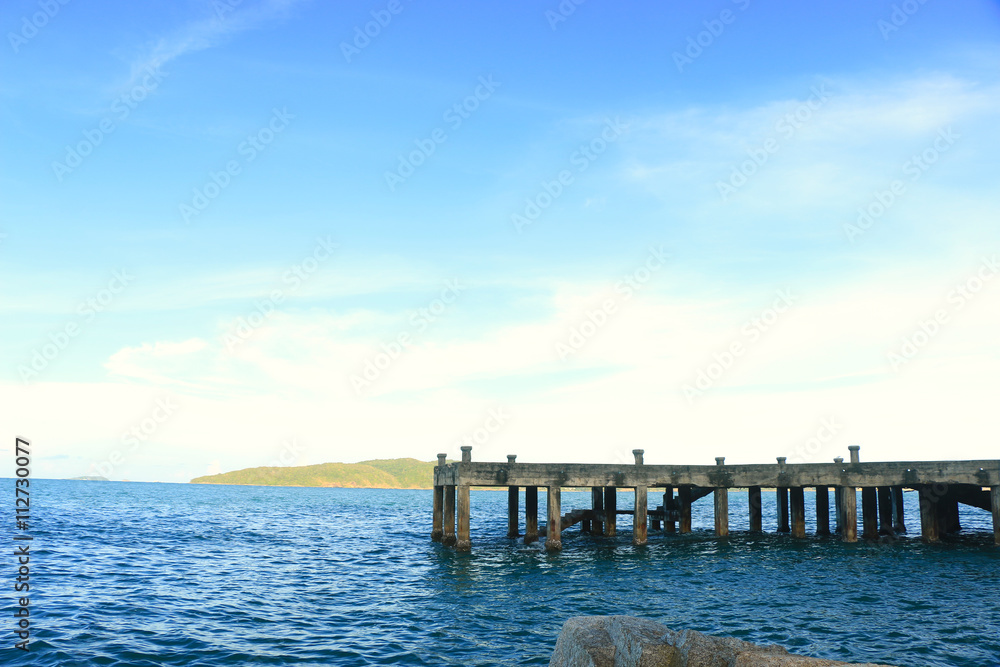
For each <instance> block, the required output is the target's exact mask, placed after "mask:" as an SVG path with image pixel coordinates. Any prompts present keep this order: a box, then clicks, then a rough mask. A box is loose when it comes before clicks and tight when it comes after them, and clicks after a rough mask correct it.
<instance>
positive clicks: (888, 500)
mask: <svg viewBox="0 0 1000 667" xmlns="http://www.w3.org/2000/svg"><path fill="white" fill-rule="evenodd" d="M892 518H893V513H892V487H890V486H880V487H878V532H879V535H894V534H895V531H894V530H893V529H892Z"/></svg>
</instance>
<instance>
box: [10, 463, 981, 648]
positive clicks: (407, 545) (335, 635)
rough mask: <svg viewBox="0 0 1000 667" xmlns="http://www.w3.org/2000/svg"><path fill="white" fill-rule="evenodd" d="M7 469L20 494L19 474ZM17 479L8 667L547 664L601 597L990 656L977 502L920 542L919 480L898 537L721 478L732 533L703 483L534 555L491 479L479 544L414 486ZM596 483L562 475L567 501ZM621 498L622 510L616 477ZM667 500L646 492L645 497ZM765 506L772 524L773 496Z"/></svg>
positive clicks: (477, 532) (754, 631) (732, 620)
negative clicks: (751, 513) (636, 526)
mask: <svg viewBox="0 0 1000 667" xmlns="http://www.w3.org/2000/svg"><path fill="white" fill-rule="evenodd" d="M0 483H3V484H7V485H8V489H10V490H11V491H10V493H9V494H8V498H13V487H14V480H2V481H0ZM30 488H31V521H30V524H29V529H28V531H27V532H23V531H18V534H22V532H23V534H25V535H30V536H31V537H32V538H33V539H32V540H31V542H30V545H31V546H30V553H31V556H30V566H29V567H30V575H29V577H30V592H29V593H28V595H29V596H30V598H29V606H28V608H29V610H30V628H29V632H30V640H29V643H28V645H27V647H28V649H29V650H28V651H23V650H20V649H17V648H15V644H16V643H17V642H18V641H20V640H19V639H18V638H17V636H16V634H15V630H16V627H15V626H16V621H17V619H16V618H15V617H14V615H13V614H14V610H15V608H16V607H15V605H17V597H18V596H21V595H24V593H15V592H14V584H15V579H16V577H17V576H18V575H17V568H18V567H19V566H18V565H17V563H16V558H15V556H13V553H14V548H13V546H12V545H13V544H15V543H14V542H13V541H12V537H13V534H14V533H15V531H14V530H8V529H5V531H4V540H5V541H6V542H7V545H8V546H7V548H5V549H3V552H5V553H6V554H7V556H5V557H3V558H2V559H0V572H3V573H4V574H3V577H4V579H5V580H4V581H3V582H0V590H3V591H4V593H3V598H4V599H3V608H4V609H5V610H6V613H5V620H4V622H3V623H2V624H0V627H2V628H3V643H2V646H0V664H3V665H52V666H59V667H72V666H75V665H81V666H82V665H105V666H107V665H110V666H118V665H121V666H126V665H127V666H129V667H145V666H154V665H178V666H181V665H183V666H185V667H187V666H192V665H220V666H221V665H298V666H310V665H345V666H350V665H463V666H464V665H545V664H547V663H548V660H549V657H550V655H551V653H552V649H553V647H554V646H555V642H556V639H557V637H558V635H559V631H560V628H561V626H562V624H563V622H564V621H566V619H568V618H570V617H572V616H579V615H594V614H629V615H633V616H641V617H644V618H649V619H652V620H655V621H657V622H660V623H663V624H664V625H666V626H668V627H671V628H674V629H683V628H691V629H694V630H698V631H701V632H704V633H709V634H713V635H721V636H727V637H738V638H740V639H743V640H747V641H752V642H756V643H762V644H771V643H776V644H781V645H783V646H785V647H786V648H788V649H789V650H790V651H792V652H794V653H801V654H806V655H811V656H816V657H822V658H831V659H836V660H844V661H850V662H879V663H887V664H890V665H899V666H908V667H930V666H938V665H941V666H944V665H960V666H968V667H983V666H993V665H1000V548H997V547H995V546H994V545H993V542H992V539H993V538H992V532H991V526H992V524H991V519H990V515H989V514H988V513H986V512H984V511H981V510H978V509H975V508H968V507H965V506H962V514H961V521H962V524H963V531H962V533H961V534H960V535H958V536H956V537H954V538H950V539H948V540H946V541H944V542H942V543H940V544H934V545H926V544H922V543H921V542H920V539H919V533H920V522H919V515H918V513H917V499H916V497H915V494H913V493H907V494H905V498H906V499H905V503H906V519H907V528H908V529H909V532H908V534H907V535H906V536H905V537H903V538H899V539H887V538H886V539H881V540H879V541H878V542H864V541H859V542H858V543H856V544H844V543H841V542H839V541H838V540H836V539H835V538H829V537H822V538H821V537H814V536H811V535H810V536H809V537H807V538H806V539H793V538H791V537H790V536H788V535H787V534H782V535H778V534H775V533H774V532H765V533H764V534H750V533H749V532H747V529H748V511H747V497H746V494H745V493H740V492H735V491H734V492H732V493H731V494H730V517H731V518H730V528H731V530H732V531H733V532H732V535H731V536H730V537H728V538H725V539H718V538H716V537H715V536H714V535H713V534H712V526H713V518H712V499H711V497H708V498H705V499H703V500H700V501H698V502H697V503H695V504H694V506H693V526H694V531H693V532H692V533H691V534H688V535H664V534H663V533H662V532H657V531H650V537H649V543H648V545H646V546H644V547H634V546H632V544H631V534H630V533H631V519H630V517H626V516H622V517H619V522H618V526H619V534H618V537H616V538H598V537H591V536H589V535H584V534H582V533H581V530H580V526H579V525H577V526H574V527H571V528H568V529H567V530H566V531H565V532H564V533H563V549H562V551H561V552H559V553H546V551H545V550H544V548H543V544H531V545H525V544H524V543H523V541H522V540H512V539H508V538H506V537H505V534H506V529H507V518H506V505H507V494H506V493H505V492H503V491H500V492H497V491H487V490H483V491H478V490H473V491H472V498H471V505H472V520H471V532H472V540H473V548H472V551H471V552H470V553H456V552H455V551H453V550H451V549H449V548H447V547H443V546H442V545H441V544H438V543H435V542H433V541H432V540H431V539H430V534H431V506H432V494H431V492H430V491H424V490H380V489H334V488H287V487H254V486H216V485H194V484H154V483H116V482H85V481H59V480H32V482H31V487H30ZM810 495H811V494H807V503H808V505H807V508H806V511H807V526H808V527H809V529H810V530H811V528H812V526H813V525H814V523H813V516H814V509H815V508H814V506H813V505H812V500H813V499H812V498H811V497H810ZM540 496H541V497H540V499H539V506H540V508H544V506H545V505H544V502H545V501H544V496H545V494H544V492H542V493H540ZM589 500H590V495H589V493H585V492H571V491H564V492H563V495H562V507H563V511H564V512H568V511H569V510H571V509H574V508H584V507H587V506H588V503H589ZM618 502H619V508H621V509H624V508H628V507H631V506H632V496H631V492H629V493H625V492H624V491H623V492H621V493H620V497H619V501H618ZM661 502H662V497H661V496H658V495H656V494H654V493H651V494H650V498H649V505H650V506H651V507H655V506H656V505H658V504H660V503H661ZM11 505H12V507H11V509H10V517H11V518H10V519H9V520H8V521H6V522H5V523H7V524H8V526H10V525H12V523H13V518H12V517H13V516H14V511H13V503H11ZM859 506H860V500H859ZM521 507H522V509H523V500H522V504H521ZM763 511H764V526H765V531H773V530H774V527H775V499H774V494H773V493H765V497H764V508H763ZM542 515H543V516H541V517H540V519H541V520H542V521H544V511H543V512H542ZM522 529H523V517H522Z"/></svg>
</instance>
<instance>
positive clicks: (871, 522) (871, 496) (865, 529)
mask: <svg viewBox="0 0 1000 667" xmlns="http://www.w3.org/2000/svg"><path fill="white" fill-rule="evenodd" d="M861 525H862V535H861V536H862V537H864V538H865V539H866V540H875V539H878V496H877V494H876V491H875V487H874V486H865V487H862V488H861Z"/></svg>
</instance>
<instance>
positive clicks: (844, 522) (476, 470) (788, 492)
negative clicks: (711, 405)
mask: <svg viewBox="0 0 1000 667" xmlns="http://www.w3.org/2000/svg"><path fill="white" fill-rule="evenodd" d="M849 449H850V450H851V458H850V462H845V461H844V460H843V459H842V458H839V457H838V458H837V459H834V462H833V463H801V464H791V465H789V464H787V461H786V460H785V459H784V458H779V459H778V461H777V464H776V465H775V464H773V463H772V464H749V465H746V464H741V465H727V464H726V461H725V457H721V456H720V457H717V458H716V461H715V465H645V463H644V461H643V451H642V450H634V452H633V453H634V454H635V458H636V460H635V464H634V465H630V464H574V463H556V464H544V463H518V462H517V458H516V456H515V455H513V454H511V455H509V456H508V458H507V461H506V462H505V463H488V462H485V463H483V462H473V461H472V451H471V450H472V448H471V447H462V459H461V461H459V462H453V463H447V462H446V459H445V457H444V455H440V456H439V457H438V465H437V466H435V468H434V491H433V510H432V526H431V539H432V540H435V541H440V542H441V543H442V544H444V545H446V546H454V547H455V548H456V549H459V550H467V549H470V548H471V546H472V538H471V536H470V534H469V533H470V516H471V512H472V508H471V505H470V500H471V499H470V489H471V488H472V487H473V486H476V487H501V488H506V489H507V491H508V496H507V500H508V502H507V512H508V516H507V519H508V521H507V534H508V535H509V536H510V537H511V538H514V537H517V535H518V532H519V528H520V525H519V518H520V517H519V516H518V514H519V511H520V507H519V500H520V496H519V492H520V489H521V488H522V487H523V488H524V499H525V500H524V514H525V516H524V541H525V543H531V542H534V541H537V539H538V537H539V531H538V487H540V486H542V487H545V488H546V489H547V490H548V494H547V498H548V503H547V511H546V526H547V530H546V532H547V533H548V534H547V536H546V540H545V548H546V549H548V550H550V551H557V550H559V549H561V548H562V531H564V530H566V529H567V528H569V527H570V526H573V525H575V524H577V523H580V524H582V525H581V527H582V528H583V530H584V531H585V532H587V531H589V532H590V533H591V534H593V535H601V534H603V535H606V536H611V537H614V536H615V533H616V530H617V526H616V523H617V514H618V513H619V510H618V506H617V490H618V489H619V488H624V489H630V490H631V491H632V492H633V493H634V497H635V503H634V506H633V508H630V509H623V510H621V513H622V514H631V515H632V535H631V537H632V542H633V543H634V544H635V545H643V544H646V543H647V542H648V539H649V532H648V527H649V518H650V517H653V518H655V519H658V520H660V521H661V522H662V524H663V533H664V534H665V535H666V534H670V533H672V532H673V531H674V530H676V531H677V532H679V533H681V534H686V533H690V532H691V530H692V525H691V523H692V521H691V517H692V511H691V510H692V505H693V504H694V503H695V502H697V501H698V500H700V499H701V498H704V497H706V496H709V495H711V496H713V504H714V507H713V509H714V519H715V525H714V528H715V534H716V535H718V536H720V537H722V536H726V535H728V534H729V491H730V490H732V489H739V488H746V489H748V501H749V512H750V522H749V527H750V530H751V531H754V532H756V531H762V530H765V529H769V530H777V531H779V532H789V533H791V535H792V536H793V537H796V538H802V537H805V535H806V525H805V500H804V497H805V492H806V489H815V490H816V534H818V535H822V534H825V533H827V532H828V531H829V528H830V525H829V524H830V508H829V489H830V487H833V489H834V506H835V509H836V515H837V526H838V529H839V530H838V532H839V535H840V538H841V539H842V540H843V541H845V542H855V541H857V539H858V507H857V505H858V501H857V489H858V488H859V487H860V488H861V489H862V492H861V495H862V501H861V505H862V507H861V510H862V520H863V534H864V536H865V537H866V538H869V539H874V538H877V537H878V534H879V532H881V533H882V534H884V535H890V534H891V535H901V534H903V533H905V531H906V527H905V525H904V515H903V490H904V489H913V490H916V491H918V493H919V496H920V520H921V527H922V536H923V539H924V540H925V541H928V542H936V541H938V540H940V539H941V538H942V536H944V535H947V534H948V533H953V532H955V531H958V530H960V529H961V525H960V523H959V520H958V517H959V506H960V504H965V505H968V506H972V507H975V508H979V509H981V510H985V511H988V512H991V514H992V520H993V526H994V541H995V542H996V543H997V544H998V545H1000V461H997V460H977V461H908V462H906V461H904V462H877V463H876V462H871V463H861V461H860V456H859V453H858V447H857V446H856V445H855V446H851V447H850V448H849ZM563 488H576V489H580V488H583V489H590V503H589V505H590V507H586V506H585V507H582V508H580V507H576V508H571V511H569V512H568V513H567V514H565V515H562V514H561V513H562V507H561V501H562V495H561V491H562V489H563ZM763 488H767V489H777V490H778V492H777V499H776V500H777V505H778V521H777V525H776V526H774V527H765V526H763V525H762V524H763V521H762V512H761V504H760V499H761V490H762V489H763ZM654 489H662V490H663V505H662V506H660V507H657V508H655V509H650V508H649V507H648V504H647V502H648V501H647V498H648V493H649V492H650V491H651V490H654ZM675 490H676V494H675ZM678 524H679V525H678Z"/></svg>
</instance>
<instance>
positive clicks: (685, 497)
mask: <svg viewBox="0 0 1000 667" xmlns="http://www.w3.org/2000/svg"><path fill="white" fill-rule="evenodd" d="M677 504H678V505H679V507H678V509H679V510H680V514H681V516H680V526H679V527H678V528H679V532H680V533H681V534H682V535H683V534H686V533H690V532H691V487H690V486H687V485H685V486H682V487H679V488H678V489H677Z"/></svg>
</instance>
